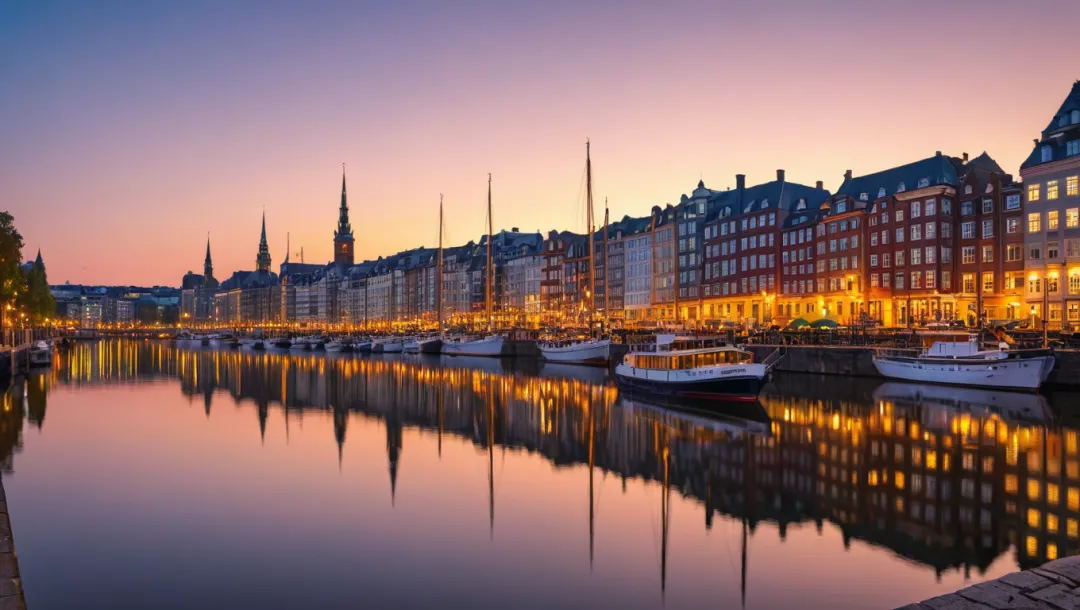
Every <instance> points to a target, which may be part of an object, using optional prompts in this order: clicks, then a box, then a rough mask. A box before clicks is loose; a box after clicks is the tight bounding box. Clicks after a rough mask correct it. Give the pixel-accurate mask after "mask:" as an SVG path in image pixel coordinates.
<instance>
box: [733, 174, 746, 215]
mask: <svg viewBox="0 0 1080 610" xmlns="http://www.w3.org/2000/svg"><path fill="white" fill-rule="evenodd" d="M735 190H736V191H738V194H737V195H736V196H735V199H736V201H738V202H739V209H740V210H742V198H743V191H745V190H746V175H745V174H735Z"/></svg>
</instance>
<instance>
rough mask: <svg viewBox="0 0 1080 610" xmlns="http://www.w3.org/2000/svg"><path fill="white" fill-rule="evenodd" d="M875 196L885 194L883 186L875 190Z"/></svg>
mask: <svg viewBox="0 0 1080 610" xmlns="http://www.w3.org/2000/svg"><path fill="white" fill-rule="evenodd" d="M877 196H878V197H884V196H885V187H881V188H879V189H878V190H877ZM863 201H866V200H865V199H864V200H863Z"/></svg>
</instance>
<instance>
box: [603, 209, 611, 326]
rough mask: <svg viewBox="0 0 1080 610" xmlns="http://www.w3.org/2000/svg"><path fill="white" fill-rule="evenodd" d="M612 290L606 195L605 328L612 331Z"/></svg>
mask: <svg viewBox="0 0 1080 610" xmlns="http://www.w3.org/2000/svg"><path fill="white" fill-rule="evenodd" d="M610 291H611V276H610V274H609V273H608V206H607V197H604V330H605V331H607V332H611V331H610V327H611V310H610V309H609V308H608V305H609V303H608V293H609V292H610Z"/></svg>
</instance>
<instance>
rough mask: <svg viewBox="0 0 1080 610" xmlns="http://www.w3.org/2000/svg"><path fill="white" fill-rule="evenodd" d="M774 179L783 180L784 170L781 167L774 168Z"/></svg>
mask: <svg viewBox="0 0 1080 610" xmlns="http://www.w3.org/2000/svg"><path fill="white" fill-rule="evenodd" d="M776 181H777V182H783V181H784V170H782V169H778V170H776Z"/></svg>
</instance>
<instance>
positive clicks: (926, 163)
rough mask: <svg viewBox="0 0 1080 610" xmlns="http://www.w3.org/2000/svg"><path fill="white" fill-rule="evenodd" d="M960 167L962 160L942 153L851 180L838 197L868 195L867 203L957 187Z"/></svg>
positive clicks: (841, 186)
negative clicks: (933, 188)
mask: <svg viewBox="0 0 1080 610" xmlns="http://www.w3.org/2000/svg"><path fill="white" fill-rule="evenodd" d="M957 165H962V162H961V161H960V160H959V159H955V158H953V157H946V156H944V155H942V154H941V153H940V152H939V153H937V154H936V155H934V156H933V157H927V158H926V159H921V160H919V161H914V162H912V163H908V164H905V165H901V166H898V167H894V168H892V169H887V170H884V171H880V172H875V173H873V174H866V175H865V176H855V177H852V178H848V179H847V180H844V183H843V184H842V185H840V188H839V189H838V190H837V191H836V194H837V195H848V196H850V197H852V198H854V199H856V200H862V197H861V196H862V194H863V193H865V194H866V201H873V200H875V199H877V198H879V197H885V196H890V195H895V194H897V193H900V192H905V191H914V190H915V189H918V188H923V187H926V186H938V185H943V184H945V185H950V186H954V187H955V186H956V185H957V183H958V182H959V178H958V175H957V170H956V168H957ZM920 185H921V186H920Z"/></svg>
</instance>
